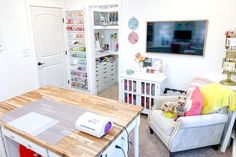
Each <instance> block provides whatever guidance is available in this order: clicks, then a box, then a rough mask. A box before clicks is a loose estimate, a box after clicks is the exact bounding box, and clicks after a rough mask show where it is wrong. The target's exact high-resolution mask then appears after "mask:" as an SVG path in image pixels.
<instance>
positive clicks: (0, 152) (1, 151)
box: [0, 131, 6, 157]
mask: <svg viewBox="0 0 236 157" xmlns="http://www.w3.org/2000/svg"><path fill="white" fill-rule="evenodd" d="M0 157H6V150H5V146H4V142H3V137H2V135H1V131H0Z"/></svg>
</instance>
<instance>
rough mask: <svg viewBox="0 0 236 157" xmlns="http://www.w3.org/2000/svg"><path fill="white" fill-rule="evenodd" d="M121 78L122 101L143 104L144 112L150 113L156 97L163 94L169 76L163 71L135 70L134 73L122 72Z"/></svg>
mask: <svg viewBox="0 0 236 157" xmlns="http://www.w3.org/2000/svg"><path fill="white" fill-rule="evenodd" d="M120 80H121V82H120V89H121V92H120V98H121V100H120V101H122V102H124V103H129V104H133V105H138V106H142V107H143V108H144V110H143V113H144V114H148V113H149V112H150V110H151V108H152V106H153V105H154V101H155V99H158V96H160V95H163V92H164V90H165V88H166V81H167V76H166V75H164V74H162V73H160V74H149V73H142V72H135V73H134V74H133V75H127V74H122V75H121V76H120Z"/></svg>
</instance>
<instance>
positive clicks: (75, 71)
mask: <svg viewBox="0 0 236 157" xmlns="http://www.w3.org/2000/svg"><path fill="white" fill-rule="evenodd" d="M66 31H67V39H68V52H69V56H70V87H71V88H72V89H79V90H88V78H87V71H88V69H87V53H86V42H85V29H84V11H83V10H77V11H67V12H66Z"/></svg>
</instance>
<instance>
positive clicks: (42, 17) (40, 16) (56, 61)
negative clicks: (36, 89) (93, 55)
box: [30, 7, 67, 88]
mask: <svg viewBox="0 0 236 157" xmlns="http://www.w3.org/2000/svg"><path fill="white" fill-rule="evenodd" d="M30 12H31V20H32V28H33V36H34V44H35V51H36V59H37V64H38V72H39V82H40V86H45V85H53V86H57V87H64V88H66V87H67V68H66V65H67V64H66V54H65V50H64V40H63V39H64V35H63V21H62V18H63V17H62V9H59V8H46V7H31V8H30Z"/></svg>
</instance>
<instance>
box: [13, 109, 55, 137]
mask: <svg viewBox="0 0 236 157" xmlns="http://www.w3.org/2000/svg"><path fill="white" fill-rule="evenodd" d="M57 122H58V121H57V120H55V119H52V118H50V117H47V116H44V115H41V114H38V113H35V112H30V113H28V114H25V115H24V116H21V117H19V118H17V119H15V120H13V121H11V122H9V123H8V124H9V125H11V126H13V127H14V128H16V129H19V130H21V131H24V132H26V133H28V134H31V135H34V136H37V135H38V134H40V133H41V132H43V131H45V130H47V129H48V128H50V127H52V126H53V125H55V124H56V123H57Z"/></svg>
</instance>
